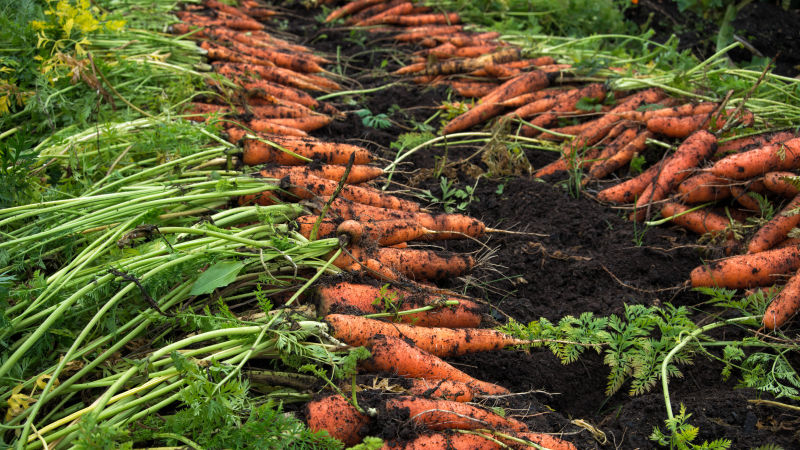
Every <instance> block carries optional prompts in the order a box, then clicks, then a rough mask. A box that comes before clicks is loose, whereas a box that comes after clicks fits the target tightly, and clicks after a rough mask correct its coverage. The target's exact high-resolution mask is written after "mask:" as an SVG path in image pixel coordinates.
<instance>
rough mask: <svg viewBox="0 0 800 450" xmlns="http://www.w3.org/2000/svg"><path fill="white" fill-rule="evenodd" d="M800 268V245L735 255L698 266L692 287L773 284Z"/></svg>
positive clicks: (731, 287) (740, 286)
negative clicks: (779, 277)
mask: <svg viewBox="0 0 800 450" xmlns="http://www.w3.org/2000/svg"><path fill="white" fill-rule="evenodd" d="M799 268H800V246H788V247H783V248H777V249H774V250H766V251H763V252H759V253H748V254H744V255H736V256H731V257H730V258H725V259H721V260H718V261H712V262H710V263H707V264H704V265H702V266H698V267H696V268H695V269H694V270H692V272H691V281H692V287H700V286H708V287H715V286H718V287H724V288H729V289H743V288H749V287H754V286H770V285H772V284H774V283H775V282H776V281H777V280H778V276H779V275H783V274H786V273H789V272H794V271H796V270H797V269H799Z"/></svg>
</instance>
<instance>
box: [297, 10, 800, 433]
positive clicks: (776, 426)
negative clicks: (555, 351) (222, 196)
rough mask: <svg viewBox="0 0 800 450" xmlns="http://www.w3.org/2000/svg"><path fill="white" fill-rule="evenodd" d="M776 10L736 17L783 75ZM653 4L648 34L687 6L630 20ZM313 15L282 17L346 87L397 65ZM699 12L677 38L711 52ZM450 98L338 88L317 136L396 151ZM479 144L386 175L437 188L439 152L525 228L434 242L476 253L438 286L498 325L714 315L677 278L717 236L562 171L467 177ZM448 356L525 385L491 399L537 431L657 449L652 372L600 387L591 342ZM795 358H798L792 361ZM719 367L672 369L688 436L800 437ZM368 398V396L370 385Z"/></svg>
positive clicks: (392, 51) (490, 208)
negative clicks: (577, 353) (574, 349)
mask: <svg viewBox="0 0 800 450" xmlns="http://www.w3.org/2000/svg"><path fill="white" fill-rule="evenodd" d="M770 8H772V9H770ZM774 8H777V7H775V6H774V5H771V4H769V3H753V4H751V5H750V6H749V7H748V8H746V9H745V10H744V11H743V13H742V15H741V16H740V20H738V21H737V23H736V26H737V29H738V27H747V28H746V30H744V33H745V35H746V36H748V39H750V41H751V43H752V44H753V45H754V46H756V48H759V49H760V50H761V51H762V52H763V53H764V54H765V55H767V56H774V55H775V54H779V58H778V62H779V66H780V67H781V70H786V72H784V73H790V72H791V70H792V68H793V67H794V65H796V64H797V59H796V58H798V56H800V51H799V50H798V49H796V48H787V45H792V44H793V43H796V42H798V40H797V39H794V40H792V39H791V37H792V36H794V35H796V34H797V33H798V30H800V26H798V25H800V19H798V17H797V14H788V13H786V12H785V11H783V10H779V11H778V10H775V9H774ZM770 11H771V12H770ZM650 13H653V14H655V16H656V17H661V19H660V20H659V21H658V23H656V22H654V21H651V22H650V23H651V25H652V26H653V27H654V28H657V29H656V31H657V35H656V36H657V37H659V36H660V37H662V38H663V37H664V33H666V32H669V31H670V30H674V29H675V28H676V27H678V26H679V25H680V24H685V23H687V20H686V17H685V16H684V17H681V16H677V15H676V14H677V10H675V7H674V3H673V2H669V1H664V2H659V1H652V0H642V1H640V2H639V7H638V8H631V9H629V13H628V17H629V19H631V20H634V21H636V22H638V23H640V24H644V23H645V22H646V21H647V20H648V17H649V15H650ZM778 13H780V14H778ZM313 15H314V14H309V13H308V12H306V11H304V10H301V9H297V10H292V11H290V14H289V16H288V17H289V21H288V23H285V22H284V24H283V25H285V26H288V28H287V29H286V31H287V32H289V33H293V34H296V35H298V36H302V37H303V41H304V43H306V44H308V45H311V46H313V47H315V48H317V49H319V50H320V51H322V52H326V53H328V54H329V55H339V58H340V59H339V62H340V67H341V68H343V69H344V72H345V74H346V75H347V77H349V78H350V79H349V80H346V81H343V84H345V85H347V87H348V88H352V89H366V88H372V87H378V86H382V85H385V84H388V83H393V82H396V81H397V80H394V79H391V78H388V77H386V76H383V75H380V73H378V72H376V71H375V70H373V68H375V67H380V66H381V65H384V68H386V69H389V70H391V69H392V68H396V67H398V60H397V59H395V57H396V56H397V55H398V53H397V51H398V50H400V51H408V50H410V48H402V47H392V44H391V42H390V41H388V40H387V39H385V38H384V37H383V36H381V35H378V34H375V35H372V34H363V33H360V32H357V33H354V32H351V31H350V30H346V29H338V30H337V29H332V28H327V29H320V27H319V25H318V23H317V22H315V21H314V20H313V19H312V16H313ZM759 21H760V22H759ZM764 21H766V22H767V25H764V24H763V22H764ZM698 23H699V24H700V25H699V28H700V31H701V32H696V31H694V30H689V31H686V30H681V31H682V33H681V39H682V43H683V42H684V41H683V40H684V39H686V43H685V44H682V45H683V46H685V47H686V48H692V49H694V50H695V51H697V52H698V53H700V54H706V55H707V54H708V51H709V49H708V46H705V45H703V44H702V42H703V38H702V37H701V36H705V35H706V34H705V33H706V31H707V30H710V29H713V25H712V24H707V23H701V22H698ZM692 33H694V34H692ZM778 36H787V37H785V38H784V37H782V38H781V39H778ZM782 39H785V40H782ZM745 56H746V55H743V56H742V58H745ZM795 71H796V70H795ZM381 73H385V72H381ZM447 95H448V93H447V91H446V90H444V89H441V88H436V89H433V88H425V87H421V86H417V85H412V84H404V83H398V84H394V85H392V86H391V87H389V88H386V89H382V90H379V91H376V92H373V93H366V94H360V95H354V96H351V97H350V99H351V100H352V101H351V102H349V103H348V102H347V101H346V99H347V97H340V98H337V99H336V100H334V101H333V102H334V104H335V105H336V106H337V107H338V108H340V109H341V110H342V111H348V112H349V113H348V114H347V119H345V120H343V121H337V122H334V123H333V124H332V125H330V126H328V127H325V128H323V129H322V130H319V131H318V132H316V133H315V135H316V136H318V137H321V138H325V139H329V140H336V141H346V142H350V143H356V144H359V145H363V146H366V147H368V148H370V149H371V150H373V151H375V152H376V154H379V155H382V156H383V157H385V158H386V159H387V160H391V159H392V158H393V157H394V154H395V150H393V149H391V148H390V145H391V143H392V142H395V141H396V139H397V136H398V135H399V134H401V133H404V132H407V131H410V130H411V129H413V128H414V126H415V125H416V124H419V123H421V122H423V121H425V120H426V119H427V118H429V117H430V116H431V115H432V114H433V112H434V111H435V110H434V108H435V106H437V105H439V104H440V103H441V102H442V101H444V100H447ZM395 105H396V106H395ZM363 108H366V109H368V110H369V111H370V112H371V113H372V114H373V115H377V114H380V113H385V114H387V116H388V117H389V118H390V119H391V121H392V122H391V124H390V125H389V126H388V127H386V128H384V129H379V128H374V127H368V126H365V125H364V124H363V121H362V118H361V117H360V116H358V115H357V114H354V113H353V112H354V111H355V110H359V109H363ZM433 125H434V126H437V127H438V125H439V124H438V123H435V124H433ZM474 151H475V148H472V147H464V148H459V147H452V148H450V149H448V153H447V155H446V158H445V156H444V155H443V154H442V153H441V152H438V151H435V150H434V149H428V150H426V151H425V152H424V153H418V154H415V155H414V156H413V157H412V158H410V159H409V160H408V164H405V165H403V166H402V172H403V173H402V174H401V175H399V176H398V177H396V178H395V179H394V180H393V181H395V182H397V184H393V187H394V188H397V189H398V190H402V191H403V192H405V193H406V194H409V193H412V194H413V193H417V194H419V193H421V192H422V191H425V190H427V191H429V192H430V193H431V194H432V195H433V196H436V197H441V195H442V189H441V186H440V184H439V178H438V176H434V175H435V173H436V171H435V170H434V168H436V167H440V164H441V163H442V161H447V162H450V163H453V164H452V165H451V166H449V167H448V168H447V169H446V171H445V172H444V173H446V174H447V176H448V178H449V179H451V180H456V181H455V185H454V186H453V187H454V188H458V189H465V188H466V187H469V186H475V190H474V193H473V197H474V199H473V201H472V202H470V203H469V204H468V205H466V207H465V208H464V209H463V210H460V211H458V212H463V213H465V214H469V215H472V216H474V217H478V218H480V219H482V220H483V221H484V222H485V223H486V224H487V225H488V226H490V227H492V228H497V229H504V230H515V231H518V232H524V233H527V234H504V233H492V234H490V237H489V238H488V239H487V240H485V242H483V243H482V244H480V245H479V244H476V243H474V242H471V241H451V242H447V243H446V244H443V246H444V247H445V248H448V249H450V250H457V251H469V252H475V253H476V254H477V255H478V256H479V257H480V258H481V260H482V261H484V262H483V263H482V264H481V265H480V266H479V267H478V268H477V269H476V270H475V271H474V272H473V273H472V274H471V275H470V276H469V277H467V278H465V279H461V280H456V281H450V282H447V283H446V284H444V286H445V287H453V288H455V287H462V288H463V289H465V290H466V292H467V293H469V294H471V295H473V296H475V297H477V298H480V299H485V300H486V301H487V302H488V303H490V304H491V305H492V306H493V307H494V312H493V318H494V320H496V321H498V322H504V321H505V320H506V318H507V317H511V318H513V319H514V320H516V321H519V322H522V323H527V322H529V321H533V320H538V319H540V318H546V319H548V320H550V321H558V320H559V319H560V318H561V317H564V316H566V315H573V316H578V315H580V314H582V313H585V312H591V313H593V314H595V315H601V316H607V315H610V314H617V315H620V314H624V311H625V305H630V304H643V305H656V306H661V305H664V304H666V303H671V304H672V305H675V306H684V307H687V308H689V309H690V310H692V311H695V313H694V315H693V316H692V318H693V320H695V321H696V322H700V321H704V322H708V321H710V320H712V319H711V318H710V316H709V314H713V313H715V312H714V311H712V310H710V309H709V308H707V307H703V308H702V311H701V304H702V302H703V301H704V300H705V298H704V297H703V296H702V295H700V294H698V293H696V292H694V291H692V290H690V289H689V288H688V287H687V281H686V280H687V279H688V274H689V271H690V270H691V269H692V268H694V267H696V266H697V265H699V264H700V263H701V261H702V258H709V257H712V256H719V255H720V252H721V250H720V249H719V248H718V247H715V246H713V245H702V244H698V242H697V237H696V236H692V235H687V234H686V232H684V231H683V230H681V229H677V228H673V227H669V226H660V227H652V228H646V229H642V228H641V226H640V227H639V228H638V229H637V227H635V226H634V225H633V224H632V223H631V222H629V221H627V220H626V219H625V215H626V214H625V213H626V212H625V211H623V210H615V209H611V208H609V207H608V206H606V205H601V204H600V203H598V202H597V201H595V200H594V199H593V196H592V193H593V192H596V189H597V186H592V185H590V186H588V187H587V189H585V190H583V191H582V192H580V193H579V194H577V195H573V194H571V193H570V192H569V190H567V189H565V187H564V184H563V183H558V182H554V181H557V180H548V181H549V182H542V181H541V180H535V179H533V178H531V177H528V176H513V177H503V178H488V177H480V178H479V179H477V181H476V176H477V174H478V173H481V172H482V171H485V170H486V168H487V167H486V165H485V164H484V163H482V162H481V161H480V158H473V159H471V160H470V161H469V162H464V163H459V161H460V160H462V159H464V158H466V157H467V156H469V155H470V154H472V153H473V152H474ZM526 156H527V157H528V159H529V160H530V161H531V163H532V164H533V165H534V166H537V167H538V166H540V165H542V164H544V163H546V162H548V161H549V160H551V159H552V158H553V156H552V155H551V154H548V153H546V152H537V151H527V154H526ZM464 286H466V287H464ZM721 333H727V337H742V336H741V331H740V330H737V329H730V328H728V329H724V331H722V332H721ZM719 336H720V337H722V336H723V334H720V335H719ZM450 361H451V362H452V363H453V364H454V365H456V366H457V367H459V368H460V369H462V370H464V371H466V372H468V373H469V374H471V375H473V376H475V377H477V378H480V379H482V380H485V381H490V382H494V383H497V384H500V385H502V386H505V387H507V388H509V389H510V390H511V391H512V392H519V393H521V394H519V395H515V396H512V397H508V398H503V399H498V400H494V402H493V403H492V406H501V407H504V408H505V409H506V411H507V412H508V413H509V414H510V415H512V416H513V417H515V418H517V419H520V420H523V421H524V422H526V423H527V424H528V425H529V426H530V427H531V429H533V430H537V431H543V432H553V433H564V437H566V438H567V439H569V440H570V441H572V442H574V443H575V444H576V445H577V446H578V448H600V447H603V448H608V447H610V446H613V447H614V448H623V449H633V448H642V449H645V448H657V446H656V445H655V443H654V442H653V441H651V440H650V439H649V435H650V434H651V433H652V431H653V429H654V428H655V427H661V428H662V430H663V429H664V419H665V418H666V412H665V405H664V397H663V394H662V391H661V389H660V383H659V384H658V385H657V386H655V387H654V388H653V389H652V390H651V391H650V392H649V393H646V394H644V395H638V396H631V395H628V394H627V392H626V391H627V389H628V386H627V385H625V386H623V388H622V389H621V390H620V391H618V392H617V393H616V394H614V395H612V396H611V397H607V396H606V395H605V390H606V384H607V375H608V372H609V369H608V367H607V366H606V365H604V364H603V356H602V355H599V354H595V353H594V352H592V351H587V352H585V353H584V354H583V355H582V356H581V357H580V359H579V360H578V361H576V362H574V363H571V364H570V365H566V366H565V365H562V364H561V362H559V360H558V359H557V358H556V357H555V356H553V355H552V354H551V353H550V352H549V351H547V350H543V349H536V350H533V351H531V352H528V353H526V352H515V351H502V352H492V353H485V354H478V355H470V356H464V357H460V358H454V359H450ZM793 363H794V364H795V367H798V366H800V364H799V363H798V361H797V358H795V359H794V360H793ZM722 367H723V365H722V364H721V363H720V362H718V361H716V360H713V359H709V358H707V357H705V356H703V355H697V356H696V357H695V360H694V363H693V364H692V365H687V366H682V367H681V370H682V371H683V378H674V379H671V380H670V383H669V388H670V395H671V398H672V407H673V409H674V410H675V411H676V413H677V411H678V410H679V408H680V405H681V404H683V405H685V406H686V408H687V411H688V412H690V413H691V414H692V416H691V419H690V423H691V424H692V425H694V426H697V427H699V430H700V431H699V437H698V439H697V440H696V441H695V442H703V441H704V440H712V439H716V438H726V439H729V440H731V441H732V448H753V447H758V446H760V445H764V444H769V443H773V444H777V445H780V446H783V447H784V448H787V449H788V448H798V447H800V432H798V431H797V430H798V429H800V427H798V421H800V417H799V416H798V415H797V413H790V412H787V410H784V409H780V408H775V407H769V406H762V405H756V404H754V403H751V402H750V400H752V399H759V398H761V399H771V398H772V397H771V396H769V395H765V394H763V393H759V392H756V391H754V390H752V389H742V388H737V382H736V379H735V378H736V377H735V376H734V377H732V378H731V379H730V380H728V381H723V380H722V378H721V375H720V372H721V369H722ZM363 401H364V402H365V404H369V402H370V400H369V396H368V395H367V394H364V399H363ZM781 401H786V399H781ZM398 421H401V419H400V418H393V417H388V416H387V417H385V418H384V420H383V421H382V422H379V423H378V424H375V425H374V426H373V428H372V430H371V433H372V434H374V435H379V436H383V437H389V438H390V437H395V436H396V435H398V434H399V435H404V434H407V433H408V431H409V430H407V429H404V428H403V427H402V426H399V425H398V424H399V422H398Z"/></svg>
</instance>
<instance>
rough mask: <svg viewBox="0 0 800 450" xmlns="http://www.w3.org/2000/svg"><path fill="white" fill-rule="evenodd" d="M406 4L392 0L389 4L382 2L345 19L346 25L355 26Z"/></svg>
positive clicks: (404, 0)
mask: <svg viewBox="0 0 800 450" xmlns="http://www.w3.org/2000/svg"><path fill="white" fill-rule="evenodd" d="M405 2H406V0H391V1H389V2H382V3H378V4H375V5H371V6H368V7H366V8H364V9H362V10H361V11H358V12H357V13H355V14H353V15H351V16H350V17H348V18H347V19H345V21H344V24H345V25H347V26H352V25H355V24H357V23H358V22H361V21H362V20H364V19H367V18H370V17H373V16H375V15H377V14H380V13H382V12H384V11H386V10H387V9H389V8H394V7H395V6H397V5H399V4H401V3H405Z"/></svg>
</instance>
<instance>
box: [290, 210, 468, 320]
mask: <svg viewBox="0 0 800 450" xmlns="http://www.w3.org/2000/svg"><path fill="white" fill-rule="evenodd" d="M298 220H299V219H298ZM317 298H318V300H319V314H320V315H321V316H326V315H328V314H330V313H331V312H333V313H337V312H341V313H348V310H349V311H352V309H353V308H354V309H355V310H357V311H359V312H361V313H363V314H374V313H377V312H381V311H384V308H387V305H384V304H382V303H381V302H380V299H385V298H393V299H395V301H394V302H393V303H395V304H394V306H392V309H394V308H397V310H398V311H406V310H409V309H415V308H421V307H424V306H436V305H441V304H442V302H443V301H445V300H457V301H458V302H459V304H458V305H457V306H443V307H441V308H437V309H432V310H429V311H426V312H421V313H414V314H405V315H400V316H397V318H398V319H399V320H401V321H403V322H409V323H413V324H414V325H419V326H426V327H447V328H475V327H478V326H479V325H480V324H481V320H482V318H481V312H482V308H481V307H480V306H479V305H478V304H477V303H475V302H474V301H471V300H468V299H465V298H460V297H446V296H442V295H439V296H436V295H430V294H426V293H424V292H421V293H414V292H411V291H408V290H404V289H397V288H393V289H386V288H378V287H375V286H370V285H367V284H355V283H348V282H341V283H336V284H332V285H328V286H321V287H319V288H317ZM350 313H351V314H352V312H350ZM359 315H360V314H359Z"/></svg>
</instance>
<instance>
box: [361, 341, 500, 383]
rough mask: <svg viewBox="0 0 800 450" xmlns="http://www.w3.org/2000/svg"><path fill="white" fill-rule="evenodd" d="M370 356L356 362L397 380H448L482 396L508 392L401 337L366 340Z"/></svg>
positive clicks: (362, 366)
mask: <svg viewBox="0 0 800 450" xmlns="http://www.w3.org/2000/svg"><path fill="white" fill-rule="evenodd" d="M369 350H370V352H371V354H372V356H371V357H370V358H369V359H368V360H366V361H363V362H361V363H360V367H361V368H363V369H365V370H368V371H371V372H391V373H396V374H397V375H399V376H401V377H410V378H424V379H427V380H451V381H458V382H461V383H464V384H466V385H467V386H469V388H470V389H471V390H472V391H474V392H476V393H480V394H483V395H505V394H508V393H509V391H508V389H506V388H504V387H502V386H498V385H496V384H493V383H487V382H486V381H481V380H478V379H476V378H474V377H472V376H470V375H467V374H466V373H464V372H462V371H460V370H459V369H456V368H455V367H453V366H451V365H450V364H448V363H447V362H445V361H443V360H442V359H441V358H439V357H438V356H435V355H432V354H431V353H429V352H427V351H425V350H422V349H420V348H418V347H416V346H414V345H412V344H409V343H408V342H406V341H405V340H404V339H403V338H401V337H396V336H387V335H383V334H378V335H376V336H374V337H372V338H371V339H370V341H369Z"/></svg>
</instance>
